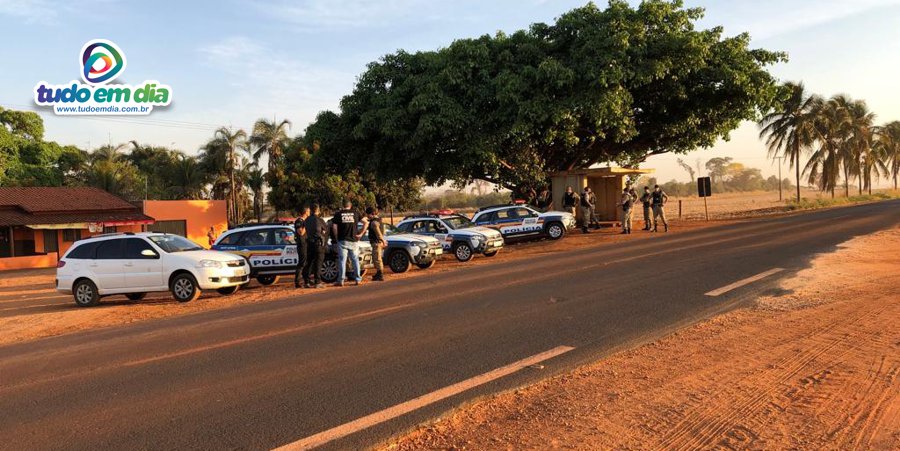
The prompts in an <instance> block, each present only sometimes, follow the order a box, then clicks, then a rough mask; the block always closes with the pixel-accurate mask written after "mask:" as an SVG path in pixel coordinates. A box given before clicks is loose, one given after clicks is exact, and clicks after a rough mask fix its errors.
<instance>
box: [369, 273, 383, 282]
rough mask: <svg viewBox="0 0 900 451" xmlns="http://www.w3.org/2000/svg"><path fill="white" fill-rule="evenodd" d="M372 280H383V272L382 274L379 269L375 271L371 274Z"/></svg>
mask: <svg viewBox="0 0 900 451" xmlns="http://www.w3.org/2000/svg"><path fill="white" fill-rule="evenodd" d="M372 281H373V282H384V274H382V273H381V271H378V272H376V273H375V275H374V276H372Z"/></svg>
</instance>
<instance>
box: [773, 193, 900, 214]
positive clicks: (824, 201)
mask: <svg viewBox="0 0 900 451" xmlns="http://www.w3.org/2000/svg"><path fill="white" fill-rule="evenodd" d="M890 199H900V191H897V190H893V191H885V192H876V193H872V194H860V195H855V196H848V197H835V198H824V197H820V198H817V199H808V198H806V197H803V198H801V199H800V201H799V202H798V201H797V200H791V201H788V202H787V209H788V210H789V211H795V210H813V209H817V208H827V207H837V206H840V205H850V204H858V203H863V202H877V201H881V200H890Z"/></svg>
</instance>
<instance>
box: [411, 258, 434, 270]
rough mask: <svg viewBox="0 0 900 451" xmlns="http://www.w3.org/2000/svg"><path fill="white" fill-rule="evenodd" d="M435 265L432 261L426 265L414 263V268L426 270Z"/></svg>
mask: <svg viewBox="0 0 900 451" xmlns="http://www.w3.org/2000/svg"><path fill="white" fill-rule="evenodd" d="M435 263H437V260H432V261H430V262H428V263H416V266H418V267H419V268H420V269H428V268H431V267H432V266H434V264H435Z"/></svg>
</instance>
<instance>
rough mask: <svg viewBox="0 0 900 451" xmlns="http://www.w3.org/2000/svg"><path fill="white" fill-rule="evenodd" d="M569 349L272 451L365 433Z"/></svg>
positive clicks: (313, 445) (538, 356) (291, 450)
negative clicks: (378, 425) (370, 428)
mask: <svg viewBox="0 0 900 451" xmlns="http://www.w3.org/2000/svg"><path fill="white" fill-rule="evenodd" d="M573 349H575V348H573V347H571V346H557V347H555V348H553V349H550V350H549V351H544V352H542V353H540V354H535V355H533V356H531V357H527V358H524V359H522V360H519V361H517V362H513V363H510V364H509V365H506V366H502V367H500V368H497V369H495V370H491V371H489V372H487V373H484V374H481V375H479V376H475V377H473V378H470V379H466V380H464V381H462V382H457V383H455V384H453V385H449V386H447V387H444V388H441V389H439V390H436V391H433V392H431V393H427V394H424V395H422V396H419V397H418V398H414V399H411V400H409V401H406V402H404V403H401V404H397V405H395V406H393V407H388V408H387V409H384V410H381V411H378V412H375V413H372V414H369V415H366V416H364V417H362V418H359V419H356V420H353V421H351V422H349V423H344V424H342V425H340V426H337V427H334V428H331V429H328V430H326V431H322V432H319V433H318V434H315V435H311V436H309V437H306V438H304V439H301V440H298V441H296V442H293V443H289V444H287V445H284V446H281V447H279V448H276V451H295V450H304V449H312V448H316V447H318V446H322V445H324V444H326V443H329V442H332V441H334V440H337V439H340V438H343V437H346V436H348V435H350V434H353V433H356V432H359V431H362V430H363V429H367V428H369V427H372V426H375V425H377V424H381V423H384V422H386V421H390V420H392V419H394V418H397V417H399V416H401V415H405V414H407V413H410V412H412V411H414V410H418V409H420V408H422V407H425V406H428V405H430V404H434V403H436V402H438V401H442V400H444V399H447V398H449V397H451V396H454V395H458V394H460V393H462V392H464V391H467V390H471V389H473V388H475V387H478V386H480V385H484V384H487V383H488V382H492V381H494V380H497V379H500V378H501V377H503V376H508V375H510V374H512V373H515V372H516V371H519V370H521V369H523V368H527V367H529V366H532V365H536V364H538V363H541V362H543V361H545V360H549V359H552V358H553V357H556V356H559V355H561V354H565V353H567V352H569V351H571V350H573Z"/></svg>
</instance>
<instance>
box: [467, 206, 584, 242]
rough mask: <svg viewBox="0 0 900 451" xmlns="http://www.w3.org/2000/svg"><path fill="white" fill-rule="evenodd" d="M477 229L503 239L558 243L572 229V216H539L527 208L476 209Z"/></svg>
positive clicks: (567, 214)
mask: <svg viewBox="0 0 900 451" xmlns="http://www.w3.org/2000/svg"><path fill="white" fill-rule="evenodd" d="M472 222H474V223H475V224H476V225H479V226H484V227H490V228H492V229H495V230H497V231H499V232H500V233H501V234H502V235H503V238H504V239H522V240H525V239H540V238H549V239H551V240H558V239H560V238H562V237H564V236H565V235H566V233H567V232H568V231H569V230H572V229H573V228H575V216H574V215H572V214H571V213H567V212H563V211H548V212H546V213H539V212H538V211H536V210H535V209H533V208H531V207H529V206H527V205H494V206H491V207H484V208H481V209H479V210H478V211H477V212H476V213H475V215H474V216H473V217H472Z"/></svg>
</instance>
